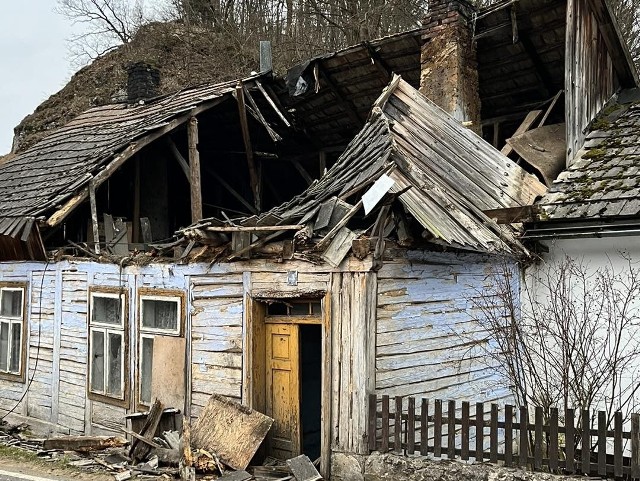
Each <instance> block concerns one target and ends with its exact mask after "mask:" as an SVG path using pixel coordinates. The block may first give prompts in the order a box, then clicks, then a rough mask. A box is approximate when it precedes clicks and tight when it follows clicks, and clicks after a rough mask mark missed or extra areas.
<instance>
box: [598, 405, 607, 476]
mask: <svg viewBox="0 0 640 481" xmlns="http://www.w3.org/2000/svg"><path fill="white" fill-rule="evenodd" d="M598 474H599V475H600V476H606V475H607V413H606V412H604V411H598Z"/></svg>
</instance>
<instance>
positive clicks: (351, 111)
mask: <svg viewBox="0 0 640 481" xmlns="http://www.w3.org/2000/svg"><path fill="white" fill-rule="evenodd" d="M316 68H317V69H318V73H319V74H320V76H321V77H322V80H324V82H325V83H326V84H327V86H328V87H329V90H331V92H333V95H335V97H336V98H337V99H338V103H339V104H340V105H341V106H342V108H343V109H344V110H345V112H346V114H347V115H348V116H349V118H350V119H351V120H352V122H353V123H354V124H355V125H354V127H359V126H360V125H361V124H362V123H363V122H364V119H363V118H362V117H361V116H360V114H359V113H358V110H357V109H356V107H355V105H353V102H351V101H350V100H348V99H347V98H346V97H345V96H344V94H343V93H342V92H340V89H339V88H338V86H337V85H336V83H335V82H334V81H333V80H332V79H331V77H330V76H329V73H328V72H327V71H326V70H325V69H324V67H323V66H322V65H320V63H316Z"/></svg>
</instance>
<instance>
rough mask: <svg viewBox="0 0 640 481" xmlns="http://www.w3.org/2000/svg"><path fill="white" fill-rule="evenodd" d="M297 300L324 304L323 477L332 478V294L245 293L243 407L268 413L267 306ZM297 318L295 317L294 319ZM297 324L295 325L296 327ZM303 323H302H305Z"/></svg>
mask: <svg viewBox="0 0 640 481" xmlns="http://www.w3.org/2000/svg"><path fill="white" fill-rule="evenodd" d="M288 299H291V300H294V299H296V300H297V299H309V300H313V299H315V300H318V299H320V300H321V302H322V315H321V321H320V322H314V324H318V325H321V326H322V330H321V336H322V339H321V344H322V359H321V368H322V374H321V387H320V389H321V412H320V432H321V434H320V437H321V441H320V474H321V475H322V476H324V477H325V479H328V477H329V469H330V462H331V404H332V403H331V399H332V382H331V378H332V376H331V374H332V371H333V364H332V361H331V360H332V343H331V338H332V335H331V294H330V293H329V292H326V293H325V294H324V296H322V297H320V298H318V297H317V295H316V296H309V297H308V298H305V297H300V296H296V295H292V296H291V297H286V296H283V297H281V298H278V299H268V298H262V297H260V298H258V297H252V296H251V295H250V294H249V293H248V292H246V291H245V302H244V307H245V308H244V317H245V322H244V330H243V338H244V339H243V355H244V360H243V363H242V365H243V372H242V402H243V404H245V405H247V406H249V407H250V408H252V409H255V410H256V411H259V412H264V410H265V405H266V399H265V389H264V386H265V382H266V380H265V374H266V369H265V365H264V362H265V358H266V352H265V317H266V303H265V301H268V300H274V301H283V300H285V301H286V300H288ZM294 319H295V316H292V320H294ZM293 323H294V322H292V324H293ZM302 323H303V322H300V324H302Z"/></svg>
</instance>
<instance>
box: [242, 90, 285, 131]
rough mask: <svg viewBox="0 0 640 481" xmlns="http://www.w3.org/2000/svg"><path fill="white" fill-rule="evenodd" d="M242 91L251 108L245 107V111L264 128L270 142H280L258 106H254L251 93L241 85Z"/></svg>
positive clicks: (254, 102)
mask: <svg viewBox="0 0 640 481" xmlns="http://www.w3.org/2000/svg"><path fill="white" fill-rule="evenodd" d="M242 89H243V91H244V95H245V98H246V99H247V100H248V101H249V103H250V104H251V107H252V109H251V110H250V109H249V107H248V106H246V107H247V110H248V111H249V112H250V113H251V115H253V116H254V118H255V119H256V120H257V121H258V122H260V123H261V124H262V125H263V126H264V128H265V130H266V131H267V133H268V134H269V137H271V140H273V141H274V142H280V141H281V140H282V137H280V136H279V135H278V133H277V132H276V131H275V130H273V129H272V128H271V126H270V125H269V123H268V122H267V120H266V119H265V118H264V115H262V112H261V111H260V108H259V107H258V104H256V101H255V100H253V97H252V96H251V92H249V89H248V88H247V86H246V85H243V86H242Z"/></svg>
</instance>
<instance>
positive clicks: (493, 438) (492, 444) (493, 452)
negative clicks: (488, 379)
mask: <svg viewBox="0 0 640 481" xmlns="http://www.w3.org/2000/svg"><path fill="white" fill-rule="evenodd" d="M489 461H490V462H492V463H497V462H498V405H497V404H491V430H490V433H489Z"/></svg>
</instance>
